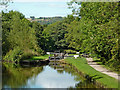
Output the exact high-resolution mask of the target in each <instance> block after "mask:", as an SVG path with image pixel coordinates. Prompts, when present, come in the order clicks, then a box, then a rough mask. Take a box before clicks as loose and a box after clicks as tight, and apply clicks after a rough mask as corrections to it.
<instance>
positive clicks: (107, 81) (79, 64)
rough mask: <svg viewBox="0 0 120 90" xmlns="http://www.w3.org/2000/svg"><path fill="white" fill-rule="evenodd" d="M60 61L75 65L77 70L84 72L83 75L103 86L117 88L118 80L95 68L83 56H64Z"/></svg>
mask: <svg viewBox="0 0 120 90" xmlns="http://www.w3.org/2000/svg"><path fill="white" fill-rule="evenodd" d="M62 61H64V62H66V63H69V64H71V65H73V66H75V67H76V68H77V70H78V71H80V72H82V73H84V74H85V75H88V77H91V80H94V81H96V82H97V83H100V84H101V85H103V86H104V87H105V88H118V80H116V79H114V78H113V77H110V76H108V75H106V74H103V73H101V72H99V71H97V70H95V69H94V68H92V67H91V66H89V65H88V64H87V60H86V59H85V58H83V57H81V58H77V59H75V58H66V59H64V60H62Z"/></svg>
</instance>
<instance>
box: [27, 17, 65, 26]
mask: <svg viewBox="0 0 120 90" xmlns="http://www.w3.org/2000/svg"><path fill="white" fill-rule="evenodd" d="M27 19H28V20H30V21H31V22H32V21H37V22H39V23H40V24H41V25H44V24H47V25H48V24H52V23H54V22H57V21H61V20H63V19H64V17H60V16H56V17H39V18H35V17H34V16H31V17H30V18H27Z"/></svg>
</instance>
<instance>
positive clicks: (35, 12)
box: [7, 0, 72, 18]
mask: <svg viewBox="0 0 120 90" xmlns="http://www.w3.org/2000/svg"><path fill="white" fill-rule="evenodd" d="M27 1H28V2H27ZM69 1H70V0H13V3H10V4H9V6H8V7H7V11H10V10H14V11H19V12H21V13H23V14H24V15H25V17H26V18H29V17H30V16H35V17H36V18H38V17H54V16H62V17H65V16H67V15H68V14H72V10H71V9H68V5H67V2H69Z"/></svg>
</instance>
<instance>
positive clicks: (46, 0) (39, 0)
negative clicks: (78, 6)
mask: <svg viewBox="0 0 120 90" xmlns="http://www.w3.org/2000/svg"><path fill="white" fill-rule="evenodd" d="M69 1H71V0H13V2H69Z"/></svg>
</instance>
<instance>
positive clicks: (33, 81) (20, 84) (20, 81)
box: [2, 63, 96, 88]
mask: <svg viewBox="0 0 120 90" xmlns="http://www.w3.org/2000/svg"><path fill="white" fill-rule="evenodd" d="M2 82H3V83H2V84H3V88H95V87H96V86H95V85H93V84H92V83H89V82H88V81H87V80H86V79H85V78H83V77H82V76H80V75H79V73H77V72H76V71H75V70H74V69H73V68H72V67H70V66H69V65H63V64H60V63H53V64H49V65H47V66H39V67H29V68H23V67H17V68H14V67H10V68H9V69H7V70H5V71H4V72H3V81H2Z"/></svg>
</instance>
